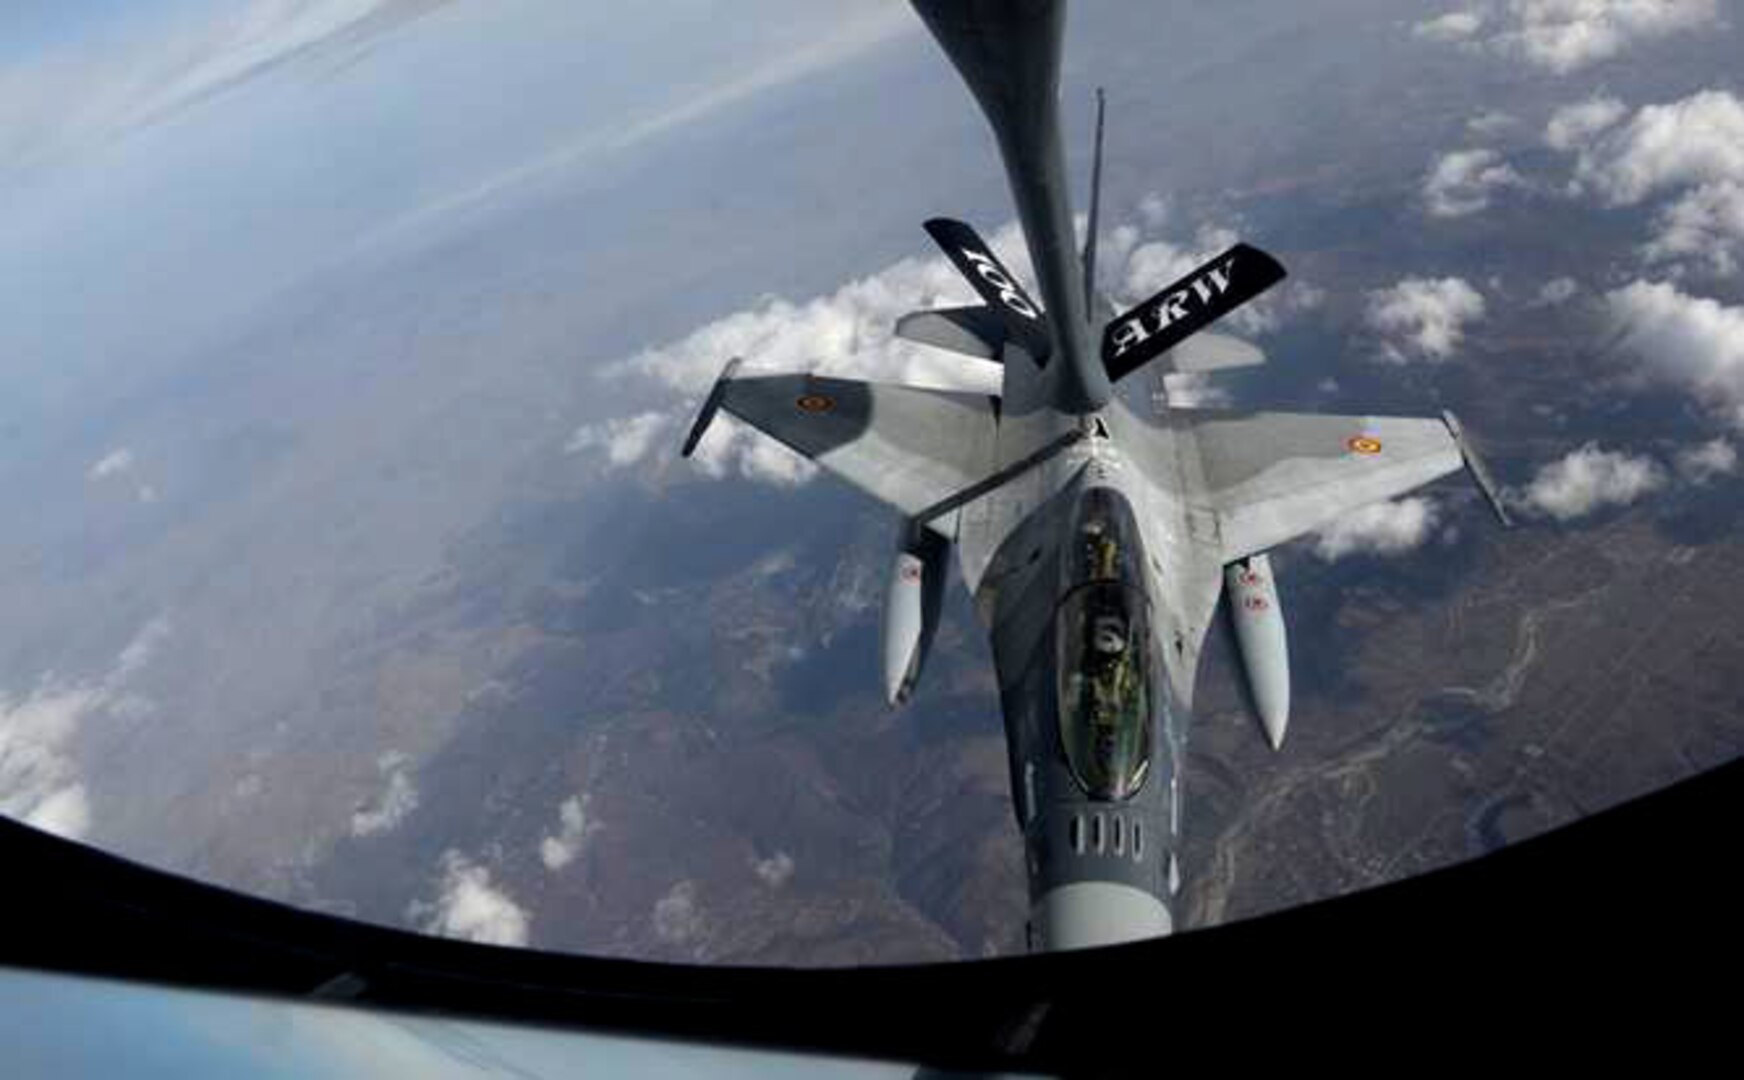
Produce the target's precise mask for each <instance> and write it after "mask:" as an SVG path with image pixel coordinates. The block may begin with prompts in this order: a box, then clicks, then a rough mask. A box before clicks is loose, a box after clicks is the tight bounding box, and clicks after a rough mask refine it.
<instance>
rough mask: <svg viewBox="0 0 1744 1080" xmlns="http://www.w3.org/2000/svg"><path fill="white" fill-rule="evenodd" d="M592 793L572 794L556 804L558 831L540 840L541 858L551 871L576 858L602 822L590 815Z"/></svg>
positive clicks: (559, 868) (546, 867)
mask: <svg viewBox="0 0 1744 1080" xmlns="http://www.w3.org/2000/svg"><path fill="white" fill-rule="evenodd" d="M590 801H592V796H589V795H580V796H573V795H572V796H570V797H569V798H567V799H565V800H563V804H562V805H561V806H559V807H558V808H557V832H556V833H554V834H553V835H551V836H547V837H545V838H544V839H543V840H541V841H539V858H540V860H541V861H542V862H544V863H545V869H547V870H550V871H552V872H556V871H558V870H561V869H563V868H564V867H566V866H568V865H569V864H570V863H572V862H574V861H575V857H576V856H577V855H580V854H581V851H582V848H583V847H585V846H586V844H587V838H588V837H590V836H592V835H593V834H594V833H596V832H598V831H599V829H600V827H601V826H600V823H599V822H597V821H594V820H593V819H592V818H590V817H588V815H587V804H588V803H589V802H590Z"/></svg>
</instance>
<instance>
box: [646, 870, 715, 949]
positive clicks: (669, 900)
mask: <svg viewBox="0 0 1744 1080" xmlns="http://www.w3.org/2000/svg"><path fill="white" fill-rule="evenodd" d="M653 921H654V936H655V937H657V938H659V939H660V940H661V941H664V942H666V943H667V944H669V945H680V944H683V943H684V942H687V941H690V940H691V939H692V938H694V937H696V936H697V934H699V933H701V932H702V925H703V919H702V912H701V911H699V910H698V909H697V903H696V883H695V882H692V881H680V882H679V883H677V884H676V885H674V886H672V888H671V889H669V890H667V892H666V895H665V896H662V897H661V898H660V899H659V900H656V901H655V902H654V914H653Z"/></svg>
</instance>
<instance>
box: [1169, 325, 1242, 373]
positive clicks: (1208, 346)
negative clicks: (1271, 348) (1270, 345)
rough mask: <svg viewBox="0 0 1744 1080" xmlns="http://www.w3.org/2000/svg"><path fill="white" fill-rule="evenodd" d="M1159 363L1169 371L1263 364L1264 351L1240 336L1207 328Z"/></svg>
mask: <svg viewBox="0 0 1744 1080" xmlns="http://www.w3.org/2000/svg"><path fill="white" fill-rule="evenodd" d="M1160 362H1161V363H1162V364H1163V365H1164V368H1163V370H1164V371H1169V372H1182V373H1186V372H1207V371H1228V370H1230V369H1231V368H1244V367H1256V366H1258V365H1260V364H1263V363H1265V362H1266V354H1265V353H1263V352H1261V351H1260V350H1259V348H1258V346H1255V345H1250V344H1248V343H1247V342H1245V341H1243V340H1241V339H1240V338H1234V337H1230V336H1229V335H1228V334H1217V333H1213V332H1211V331H1206V332H1205V333H1203V334H1194V335H1193V336H1192V337H1190V338H1188V339H1187V340H1186V341H1183V342H1181V343H1180V344H1179V345H1177V346H1175V347H1174V348H1173V349H1170V350H1169V351H1168V353H1167V354H1165V355H1164V356H1163V358H1162V360H1161V361H1160Z"/></svg>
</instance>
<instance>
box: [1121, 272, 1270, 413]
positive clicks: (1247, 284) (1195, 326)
mask: <svg viewBox="0 0 1744 1080" xmlns="http://www.w3.org/2000/svg"><path fill="white" fill-rule="evenodd" d="M1282 280H1284V267H1283V264H1281V263H1279V262H1278V260H1276V259H1274V258H1272V257H1271V256H1270V255H1267V254H1266V253H1265V252H1263V251H1261V250H1260V249H1258V248H1256V247H1250V246H1249V245H1247V244H1237V245H1235V246H1234V247H1232V248H1230V249H1229V250H1228V251H1226V252H1224V253H1223V254H1221V255H1219V256H1217V257H1216V258H1215V259H1212V260H1211V261H1210V262H1208V263H1206V264H1204V265H1203V266H1200V267H1199V268H1197V269H1195V270H1194V271H1193V272H1192V273H1190V274H1188V275H1187V276H1186V277H1184V278H1182V279H1181V280H1179V281H1177V282H1175V283H1173V284H1172V285H1170V286H1168V287H1167V288H1165V289H1164V290H1163V291H1161V292H1159V293H1157V294H1156V295H1155V296H1153V297H1151V298H1150V299H1149V300H1146V301H1145V302H1144V303H1142V304H1140V305H1139V306H1137V307H1135V308H1133V309H1132V310H1131V311H1128V312H1126V313H1125V314H1124V315H1121V316H1120V317H1118V318H1116V319H1115V320H1114V321H1113V322H1111V323H1109V324H1108V327H1107V328H1106V329H1105V330H1103V332H1102V363H1103V365H1104V366H1105V367H1106V368H1107V370H1108V377H1109V379H1110V380H1119V379H1121V378H1123V377H1124V376H1126V375H1129V374H1131V373H1132V372H1133V371H1135V370H1137V369H1138V368H1140V367H1143V366H1144V365H1145V364H1147V363H1149V362H1150V361H1152V360H1154V359H1156V358H1157V357H1158V356H1161V355H1162V354H1163V353H1165V352H1167V351H1168V350H1170V349H1172V348H1174V347H1175V346H1177V345H1179V344H1181V343H1182V342H1183V341H1186V340H1187V339H1188V338H1189V337H1191V336H1192V335H1193V334H1195V333H1197V332H1199V331H1200V330H1203V329H1204V328H1205V327H1207V326H1209V325H1211V324H1212V323H1213V322H1215V321H1216V320H1218V319H1220V318H1222V317H1223V316H1225V315H1227V314H1229V313H1230V312H1231V311H1234V310H1235V309H1236V308H1238V307H1240V306H1241V305H1243V304H1245V303H1247V302H1248V301H1249V300H1252V299H1253V298H1254V297H1256V296H1258V295H1260V294H1261V293H1263V292H1265V291H1266V290H1267V289H1269V288H1271V287H1272V286H1273V285H1276V284H1277V283H1278V282H1280V281H1282Z"/></svg>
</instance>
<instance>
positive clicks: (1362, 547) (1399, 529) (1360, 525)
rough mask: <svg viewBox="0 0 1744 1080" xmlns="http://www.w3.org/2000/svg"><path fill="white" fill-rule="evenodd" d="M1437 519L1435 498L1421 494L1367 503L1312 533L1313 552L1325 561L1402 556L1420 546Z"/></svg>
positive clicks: (1428, 535)
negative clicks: (1346, 558) (1357, 557)
mask: <svg viewBox="0 0 1744 1080" xmlns="http://www.w3.org/2000/svg"><path fill="white" fill-rule="evenodd" d="M1440 519H1441V508H1440V507H1439V506H1438V505H1437V504H1436V502H1435V500H1434V499H1430V498H1425V497H1422V496H1414V497H1412V498H1407V499H1396V500H1394V501H1392V502H1379V503H1371V504H1369V505H1368V506H1364V507H1362V508H1361V509H1358V510H1355V511H1353V512H1351V513H1349V514H1346V515H1344V516H1343V517H1341V518H1339V519H1338V520H1337V521H1335V522H1333V523H1332V524H1331V525H1329V526H1327V527H1326V528H1324V529H1321V530H1320V531H1319V532H1317V533H1315V534H1314V535H1315V541H1314V554H1316V555H1318V556H1319V557H1320V558H1322V559H1325V560H1326V561H1327V562H1332V561H1335V560H1337V559H1342V558H1344V557H1345V556H1347V555H1402V554H1404V553H1405V552H1407V551H1412V550H1414V549H1416V548H1418V547H1421V546H1422V545H1423V543H1424V542H1425V541H1427V540H1428V539H1429V538H1430V536H1431V535H1433V534H1434V532H1435V527H1436V525H1437V524H1439V522H1440Z"/></svg>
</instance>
